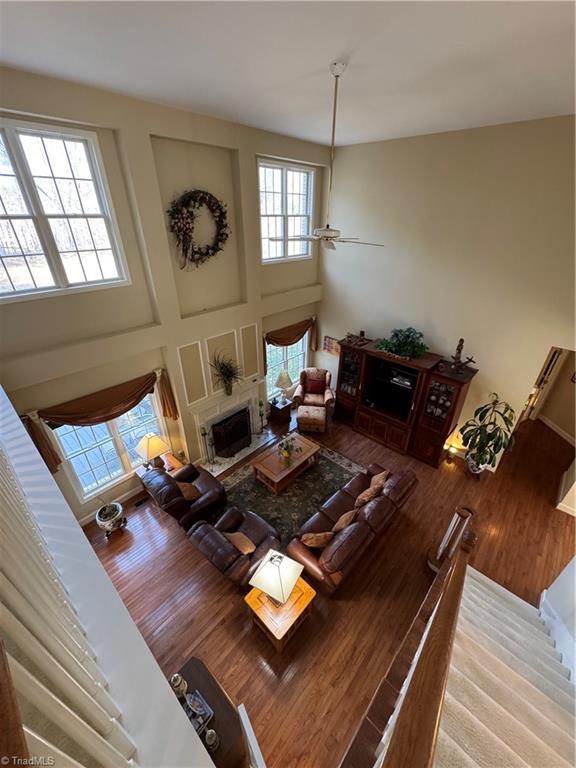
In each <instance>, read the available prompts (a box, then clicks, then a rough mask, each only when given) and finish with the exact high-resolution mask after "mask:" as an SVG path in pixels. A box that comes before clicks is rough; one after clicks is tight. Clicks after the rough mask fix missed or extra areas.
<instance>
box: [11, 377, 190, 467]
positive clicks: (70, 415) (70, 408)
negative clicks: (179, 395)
mask: <svg viewBox="0 0 576 768" xmlns="http://www.w3.org/2000/svg"><path fill="white" fill-rule="evenodd" d="M156 384H158V388H157V394H158V399H159V402H160V406H161V409H162V414H163V415H164V416H165V417H167V418H170V419H177V418H178V409H177V408H176V401H175V399H174V393H173V392H172V387H171V385H170V379H169V378H168V374H167V372H166V371H165V370H164V369H162V370H161V371H160V370H159V371H152V373H147V374H146V375H145V376H139V377H138V378H137V379H131V380H130V381H126V382H124V383H123V384H117V385H116V386H114V387H107V388H106V389H101V390H99V391H98V392H92V393H91V394H90V395H85V396H84V397H78V398H76V399H75V400H69V401H68V402H66V403H61V404H60V405H55V406H52V407H51V408H42V409H41V410H39V411H38V412H37V414H36V413H35V414H27V415H26V416H25V417H24V421H25V424H26V427H27V429H28V432H29V434H30V437H31V438H32V440H33V441H34V444H35V445H36V448H38V451H39V452H40V455H41V456H42V458H43V459H44V461H45V463H46V466H47V467H48V469H49V470H50V472H52V474H54V472H56V470H57V469H58V467H59V466H60V464H61V463H62V457H61V456H60V454H59V452H58V450H57V448H56V447H55V446H54V444H53V443H52V441H51V440H50V437H49V436H48V435H47V434H46V431H45V426H44V424H42V422H43V421H44V422H47V423H48V424H49V425H50V426H53V427H60V426H62V425H63V424H71V425H73V426H76V427H88V426H94V425H95V424H102V423H103V422H105V421H111V420H112V419H117V418H118V417H119V416H122V415H123V414H125V413H127V412H128V411H130V410H131V409H132V408H134V407H135V406H136V405H138V403H139V402H141V401H142V400H143V399H144V398H145V397H146V395H148V394H150V393H151V392H153V391H154V388H155V387H156Z"/></svg>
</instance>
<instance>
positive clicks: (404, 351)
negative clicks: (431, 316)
mask: <svg viewBox="0 0 576 768" xmlns="http://www.w3.org/2000/svg"><path fill="white" fill-rule="evenodd" d="M423 338H424V334H423V333H422V332H421V331H417V330H416V329H415V328H404V329H402V328H395V329H394V330H393V331H392V333H391V334H390V338H389V339H378V341H377V342H376V349H381V350H382V351H383V352H387V353H388V354H389V355H394V357H404V358H406V359H407V360H409V359H410V358H412V357H422V355H425V354H426V352H428V346H427V345H426V344H424V342H423V341H422V339H423Z"/></svg>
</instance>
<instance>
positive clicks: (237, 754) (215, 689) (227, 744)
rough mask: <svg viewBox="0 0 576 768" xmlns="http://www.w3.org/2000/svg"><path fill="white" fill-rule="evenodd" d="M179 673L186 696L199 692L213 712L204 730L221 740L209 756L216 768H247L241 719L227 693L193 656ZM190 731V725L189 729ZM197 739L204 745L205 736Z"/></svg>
mask: <svg viewBox="0 0 576 768" xmlns="http://www.w3.org/2000/svg"><path fill="white" fill-rule="evenodd" d="M179 672H180V674H181V675H182V677H183V678H184V680H186V682H187V683H188V692H192V691H194V690H198V691H199V692H200V693H201V694H202V696H203V697H204V699H205V700H206V703H207V704H208V705H209V706H210V708H211V709H212V710H213V711H214V716H213V717H212V719H211V720H210V722H209V723H208V726H207V727H208V728H213V729H214V730H215V731H216V733H217V734H218V737H219V738H220V744H219V745H218V747H217V749H216V750H215V751H214V752H209V755H210V757H211V758H212V761H213V762H214V765H215V766H216V768H248V752H247V749H246V742H245V740H244V731H243V730H242V725H241V723H240V715H239V714H238V710H237V708H236V706H235V705H234V703H233V702H232V700H231V699H230V697H229V696H228V694H227V693H226V691H225V690H224V689H223V688H222V686H221V685H220V683H219V682H218V680H216V678H215V677H214V675H213V674H212V673H211V672H210V670H209V669H208V667H207V666H206V665H205V664H204V662H202V661H200V659H198V658H196V657H195V656H192V658H191V659H190V660H189V661H187V662H186V664H184V666H183V667H182V669H181V670H179ZM193 727H194V726H193V725H192V723H190V728H193ZM199 738H201V739H202V741H204V732H202V733H201V734H200V737H199Z"/></svg>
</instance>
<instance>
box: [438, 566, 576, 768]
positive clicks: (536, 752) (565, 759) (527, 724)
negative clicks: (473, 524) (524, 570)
mask: <svg viewBox="0 0 576 768" xmlns="http://www.w3.org/2000/svg"><path fill="white" fill-rule="evenodd" d="M574 693H575V689H574V684H573V683H572V682H571V680H570V672H569V671H568V669H566V667H564V666H563V665H562V659H561V654H560V653H559V652H558V651H557V650H556V648H555V647H554V641H553V640H552V638H551V637H550V634H549V632H548V629H547V627H546V624H545V623H544V621H543V620H542V619H541V617H540V614H539V613H538V611H537V609H536V608H534V606H532V605H530V604H529V603H526V602H524V601H523V600H521V599H520V598H519V597H517V596H516V595H514V594H512V593H511V592H508V590H506V589H504V588H503V587H501V586H500V585H498V584H496V582H494V581H491V580H490V579H488V578H487V577H486V576H484V575H483V574H481V573H480V572H479V571H475V570H474V569H473V568H470V567H468V569H467V571H466V578H465V582H464V590H463V593H462V601H461V604H460V612H459V616H458V622H457V625H456V635H455V640H454V647H453V652H452V659H451V665H450V673H449V676H448V684H447V688H446V695H445V698H444V707H443V710H442V719H441V723H440V732H439V734H438V742H437V747H436V755H435V759H434V766H435V768H527V767H528V766H533V768H572V767H573V766H574V764H575V763H574V758H575V753H574V725H575V723H574Z"/></svg>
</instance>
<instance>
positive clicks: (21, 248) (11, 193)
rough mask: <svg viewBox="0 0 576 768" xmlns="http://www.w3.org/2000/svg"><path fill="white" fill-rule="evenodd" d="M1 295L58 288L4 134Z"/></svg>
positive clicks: (0, 154)
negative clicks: (55, 286)
mask: <svg viewBox="0 0 576 768" xmlns="http://www.w3.org/2000/svg"><path fill="white" fill-rule="evenodd" d="M0 205H1V210H2V214H1V215H0V266H1V268H0V293H3V294H9V293H16V292H18V291H24V290H35V289H38V288H49V287H52V286H54V285H55V282H54V277H53V275H52V271H51V269H50V266H49V264H48V261H47V260H46V256H45V255H44V250H43V248H42V245H41V243H40V238H39V237H38V232H37V230H36V225H35V223H34V221H33V219H32V218H31V216H30V212H29V208H28V204H27V203H26V201H25V199H24V195H23V193H22V189H21V186H20V182H19V180H18V179H17V177H16V173H15V171H14V167H13V165H12V161H11V159H10V156H9V154H8V149H7V147H6V143H5V141H4V137H3V135H2V134H1V133H0Z"/></svg>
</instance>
